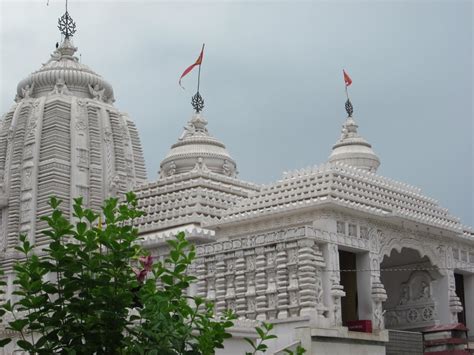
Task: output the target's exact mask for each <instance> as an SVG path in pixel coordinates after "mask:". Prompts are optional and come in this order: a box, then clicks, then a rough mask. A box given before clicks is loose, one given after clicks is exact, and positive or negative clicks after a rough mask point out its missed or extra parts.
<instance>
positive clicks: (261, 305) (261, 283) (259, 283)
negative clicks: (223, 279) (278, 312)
mask: <svg viewBox="0 0 474 355" xmlns="http://www.w3.org/2000/svg"><path fill="white" fill-rule="evenodd" d="M256 253H257V258H256V263H255V267H256V270H257V272H256V274H255V284H256V285H255V288H256V294H257V297H256V299H255V301H256V311H257V318H256V319H257V320H262V321H263V320H266V319H267V315H266V310H267V296H266V290H267V278H266V273H265V266H266V260H265V259H266V257H265V255H264V253H263V248H257V249H256Z"/></svg>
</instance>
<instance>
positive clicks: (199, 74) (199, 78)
mask: <svg viewBox="0 0 474 355" xmlns="http://www.w3.org/2000/svg"><path fill="white" fill-rule="evenodd" d="M204 45H205V44H204V43H203V44H202V49H201V53H203V52H204ZM201 65H202V61H201V63H199V71H198V87H197V92H198V93H199V84H200V83H201Z"/></svg>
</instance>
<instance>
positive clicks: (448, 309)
mask: <svg viewBox="0 0 474 355" xmlns="http://www.w3.org/2000/svg"><path fill="white" fill-rule="evenodd" d="M442 251H443V252H444V253H445V260H446V269H445V271H444V275H443V277H441V278H440V279H438V280H437V281H436V282H435V283H434V284H433V288H434V292H433V295H434V296H435V300H436V303H437V306H438V315H439V321H440V323H441V324H448V323H456V322H457V321H458V317H457V314H458V313H459V312H461V311H462V304H461V301H460V300H459V297H458V296H457V295H456V285H455V282H454V272H453V266H454V262H453V251H452V248H451V247H447V248H445V249H444V248H443V250H442Z"/></svg>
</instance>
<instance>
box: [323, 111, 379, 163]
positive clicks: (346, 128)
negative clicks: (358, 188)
mask: <svg viewBox="0 0 474 355" xmlns="http://www.w3.org/2000/svg"><path fill="white" fill-rule="evenodd" d="M351 113H352V112H351ZM357 128H358V126H357V124H356V123H355V121H354V119H353V118H352V116H351V114H350V115H349V116H348V117H347V119H346V122H345V123H344V124H343V126H342V134H341V138H339V140H338V141H337V142H336V144H334V146H333V147H332V152H331V155H330V156H329V162H331V163H332V162H339V163H343V164H347V165H350V166H354V167H356V168H359V169H363V170H367V171H371V172H376V171H377V168H378V167H379V165H380V159H379V157H378V156H377V154H375V152H374V151H373V150H372V146H371V145H370V144H369V143H368V142H367V141H366V140H365V139H364V138H362V137H361V136H359V134H358V133H357Z"/></svg>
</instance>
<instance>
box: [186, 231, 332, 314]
mask: <svg viewBox="0 0 474 355" xmlns="http://www.w3.org/2000/svg"><path fill="white" fill-rule="evenodd" d="M312 235H314V233H312V230H311V228H310V227H298V228H291V229H286V230H282V231H277V232H271V233H267V234H261V235H255V236H249V237H245V238H238V239H232V240H228V241H222V242H218V243H212V244H206V245H203V246H198V247H197V249H196V251H197V259H196V264H195V268H194V272H195V274H196V276H197V277H198V283H197V291H196V294H197V295H198V296H201V297H204V298H206V299H208V300H210V301H213V302H214V303H215V306H216V311H217V313H220V312H223V311H224V310H226V309H231V310H233V311H234V312H235V313H236V314H237V316H238V317H245V318H248V319H257V320H266V319H285V318H294V317H300V316H308V315H309V316H311V315H314V316H316V315H319V316H320V317H323V313H324V312H325V311H326V310H327V308H325V307H324V305H323V297H322V296H323V287H322V275H321V274H322V270H323V268H324V267H325V262H324V259H323V256H322V253H321V251H320V249H319V246H318V244H316V242H315V238H314V237H313V236H312Z"/></svg>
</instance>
